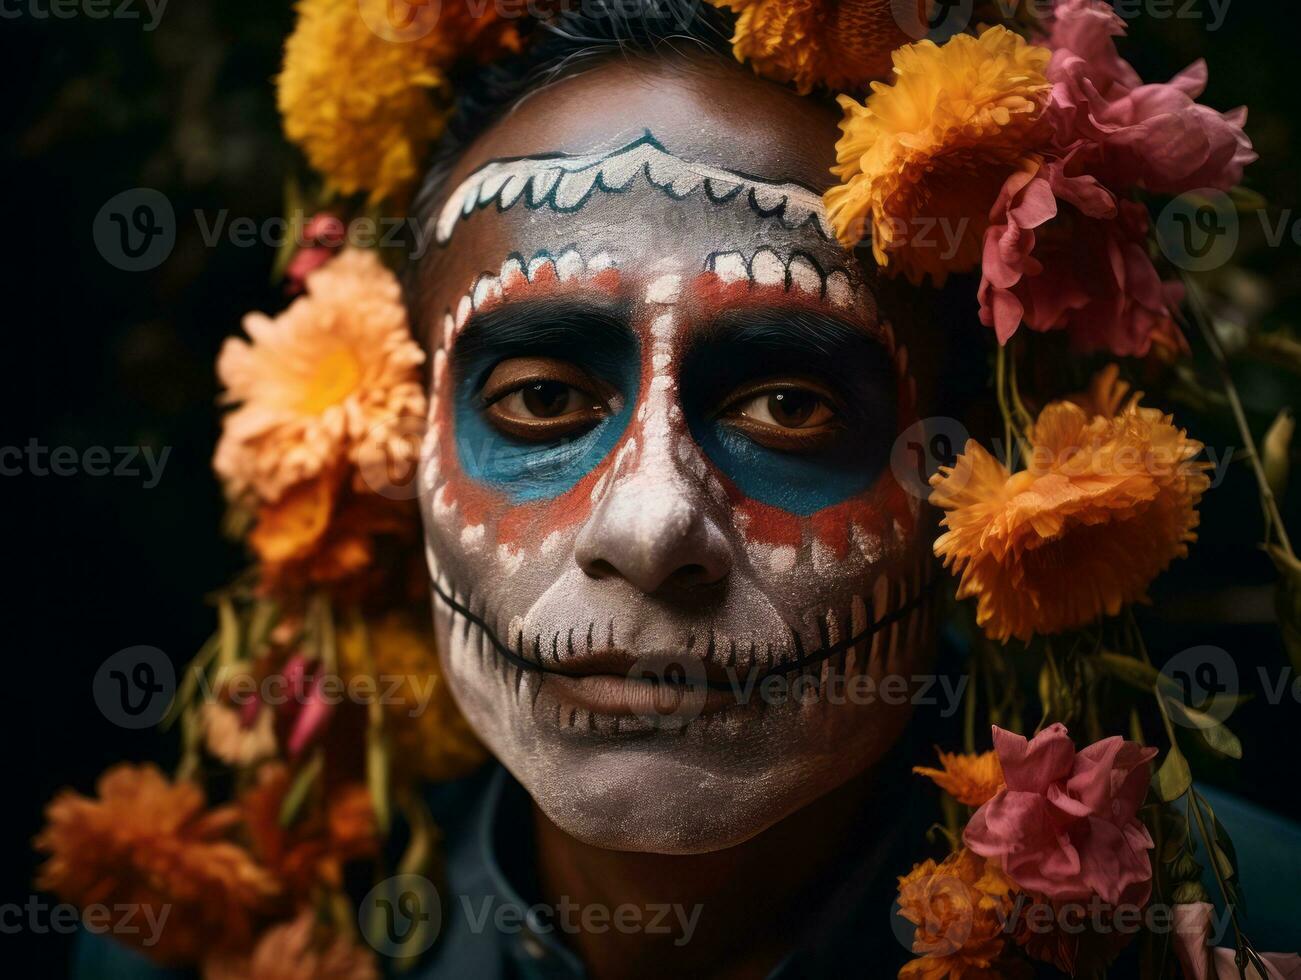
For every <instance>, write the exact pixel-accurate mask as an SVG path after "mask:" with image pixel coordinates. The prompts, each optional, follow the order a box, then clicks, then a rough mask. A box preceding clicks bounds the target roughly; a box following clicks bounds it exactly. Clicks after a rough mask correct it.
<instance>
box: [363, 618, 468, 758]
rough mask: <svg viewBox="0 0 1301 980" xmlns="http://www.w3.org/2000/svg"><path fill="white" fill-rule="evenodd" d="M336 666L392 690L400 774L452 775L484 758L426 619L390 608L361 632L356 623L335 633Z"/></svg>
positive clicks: (388, 706) (389, 704)
mask: <svg viewBox="0 0 1301 980" xmlns="http://www.w3.org/2000/svg"><path fill="white" fill-rule="evenodd" d="M426 619H427V617H426ZM339 667H340V669H341V671H342V673H343V675H344V678H345V680H349V679H351V678H352V677H353V676H356V675H358V674H364V673H369V674H372V675H373V676H374V677H376V678H378V679H379V685H378V687H379V689H380V690H381V691H386V692H389V694H390V695H392V696H391V697H388V698H386V699H385V704H384V710H385V724H386V725H387V726H388V729H389V731H390V733H391V734H392V737H393V753H392V758H393V763H394V765H395V766H396V767H397V768H398V770H399V771H400V772H401V773H403V774H405V775H408V776H414V777H417V778H420V779H430V780H435V781H442V780H447V779H456V778H458V777H460V776H464V775H466V774H467V773H469V772H471V771H473V770H474V769H475V768H477V767H478V766H479V765H481V764H482V763H483V761H484V759H485V758H487V754H486V752H485V751H484V748H483V746H482V745H481V744H480V743H479V740H478V739H477V738H475V736H474V732H473V731H471V729H470V726H469V725H468V724H467V723H466V721H465V719H464V718H463V717H462V716H461V712H460V710H459V709H458V708H457V707H456V702H455V701H453V700H452V694H451V690H450V689H449V688H448V686H447V680H446V678H445V677H444V676H443V669H442V666H441V665H440V664H439V662H438V650H437V648H436V646H435V645H434V634H433V630H432V629H431V628H430V625H429V624H428V623H427V622H426V621H425V620H424V619H422V620H419V621H417V619H416V618H415V617H414V616H411V615H409V614H405V613H398V612H394V613H389V614H388V615H386V616H384V617H383V618H381V619H379V620H376V621H373V622H368V623H367V624H366V628H365V634H364V636H363V633H362V629H361V628H360V627H359V626H357V625H355V624H354V625H350V626H347V627H345V628H344V629H343V630H341V631H340V633H339ZM399 681H400V683H399ZM395 685H396V686H395Z"/></svg>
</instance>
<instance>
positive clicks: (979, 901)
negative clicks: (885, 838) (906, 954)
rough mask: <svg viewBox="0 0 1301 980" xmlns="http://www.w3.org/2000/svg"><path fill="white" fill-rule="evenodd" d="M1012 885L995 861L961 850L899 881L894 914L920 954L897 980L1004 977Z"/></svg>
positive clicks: (924, 864)
mask: <svg viewBox="0 0 1301 980" xmlns="http://www.w3.org/2000/svg"><path fill="white" fill-rule="evenodd" d="M1012 903H1013V896H1012V883H1011V882H1010V881H1008V879H1007V878H1006V876H1004V874H1003V873H1002V871H1001V870H1000V869H999V867H998V865H997V864H996V863H995V862H992V861H987V860H985V859H984V858H982V857H981V856H980V855H978V854H976V853H974V852H973V851H969V850H967V849H966V848H965V847H964V848H962V849H961V850H959V851H957V852H955V853H953V854H950V855H949V856H948V857H946V858H945V859H944V860H943V861H941V862H940V863H939V864H936V863H935V862H934V861H931V860H926V861H923V862H922V863H921V864H918V865H916V866H915V867H914V868H913V869H912V871H910V872H909V873H908V874H906V875H904V876H903V877H902V878H900V879H899V914H900V915H902V916H903V917H904V918H905V919H907V920H908V921H909V922H911V923H913V924H914V925H915V926H916V927H917V930H916V932H915V933H914V934H913V944H912V950H913V952H914V953H918V954H920V955H919V956H918V958H917V959H914V960H912V961H910V962H909V963H908V964H907V965H905V966H904V967H903V969H901V970H900V971H899V980H943V978H945V977H951V978H953V980H995V978H1001V977H1006V976H1009V973H1008V966H1007V965H1006V964H1003V963H998V964H997V966H996V965H995V964H996V961H997V960H999V958H1000V957H1001V956H1002V954H1003V947H1004V935H1003V924H1004V922H1005V921H1006V919H1007V916H1008V914H1009V913H1010V911H1011V908H1012Z"/></svg>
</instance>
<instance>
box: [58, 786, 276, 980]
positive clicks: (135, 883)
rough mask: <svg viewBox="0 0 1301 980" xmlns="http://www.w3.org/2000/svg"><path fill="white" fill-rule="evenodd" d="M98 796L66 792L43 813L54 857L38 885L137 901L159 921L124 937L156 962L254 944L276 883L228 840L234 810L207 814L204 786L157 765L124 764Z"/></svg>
mask: <svg viewBox="0 0 1301 980" xmlns="http://www.w3.org/2000/svg"><path fill="white" fill-rule="evenodd" d="M97 789H98V792H99V797H98V799H91V798H88V797H85V796H82V795H81V794H79V793H75V792H73V791H71V790H64V791H63V792H62V793H60V794H59V795H58V796H57V797H55V798H54V800H53V801H52V802H51V803H50V805H49V807H48V808H47V809H46V819H47V823H46V826H45V829H44V830H42V831H41V833H40V835H39V836H38V837H37V838H36V847H37V848H38V849H39V850H42V851H45V852H47V853H48V854H49V855H50V858H49V860H48V861H47V862H46V863H45V864H44V865H43V866H42V867H41V870H40V873H39V876H38V878H37V887H39V888H43V889H48V890H50V891H52V892H54V893H56V894H57V895H59V896H60V897H61V898H63V899H65V900H67V901H69V902H72V903H74V904H76V905H81V906H83V907H84V906H86V905H91V904H94V903H97V902H108V903H130V904H133V905H137V906H139V907H141V908H144V909H148V910H149V912H148V914H149V915H150V916H152V919H153V921H156V922H159V923H161V929H160V931H159V935H158V936H157V943H156V944H155V945H153V946H144V945H143V944H144V942H145V941H147V940H148V939H150V938H152V937H151V936H150V935H149V933H148V931H145V930H142V931H141V933H140V934H138V935H130V934H123V935H122V936H121V937H119V938H121V939H123V940H124V941H126V942H132V941H135V942H139V943H140V944H141V950H142V952H144V953H145V954H146V955H147V956H149V957H150V958H152V959H154V960H156V961H157V962H159V963H165V964H177V965H179V964H188V963H194V962H197V961H198V959H199V958H200V957H201V956H202V955H204V954H205V953H208V952H209V951H211V950H212V949H214V948H217V949H239V948H243V947H247V945H248V944H249V943H251V942H252V937H253V934H254V932H255V929H256V925H257V923H258V922H259V921H260V919H261V918H262V916H263V914H264V913H267V912H269V911H270V909H271V907H272V904H273V903H274V901H275V899H276V897H277V894H278V892H279V883H278V882H277V881H276V879H275V878H274V877H272V875H271V874H270V873H269V872H268V871H267V870H266V869H265V868H263V867H262V866H261V865H259V864H258V863H257V862H256V861H254V860H253V858H252V856H251V855H250V854H249V853H248V851H246V850H244V848H242V847H240V846H239V845H237V844H234V843H232V842H231V841H229V840H227V839H226V837H227V834H228V833H229V831H230V830H231V828H232V826H233V825H234V824H235V823H236V822H237V820H238V816H239V815H238V812H237V811H236V810H235V809H234V808H233V807H221V808H219V809H215V810H206V809H205V806H206V801H205V799H204V794H203V790H201V789H200V788H199V787H198V786H196V785H195V784H193V783H190V782H179V783H171V782H169V781H168V780H167V778H166V777H165V776H164V775H163V774H162V773H161V772H160V771H159V770H158V768H157V767H156V766H152V765H142V766H134V765H128V764H122V765H118V766H114V767H113V768H111V769H109V770H108V771H107V772H106V773H104V775H102V776H101V777H100V779H99V784H98V787H97Z"/></svg>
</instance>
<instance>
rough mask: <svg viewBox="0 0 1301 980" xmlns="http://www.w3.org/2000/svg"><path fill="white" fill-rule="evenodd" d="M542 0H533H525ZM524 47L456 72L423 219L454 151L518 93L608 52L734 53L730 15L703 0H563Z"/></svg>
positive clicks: (420, 206)
mask: <svg viewBox="0 0 1301 980" xmlns="http://www.w3.org/2000/svg"><path fill="white" fill-rule="evenodd" d="M540 2H541V0H530V6H532V5H534V4H538V3H540ZM526 29H527V31H528V32H529V35H530V36H529V39H528V40H529V43H528V44H527V45H526V47H525V50H524V52H523V53H522V54H520V55H517V56H514V57H510V58H504V59H500V60H495V61H493V62H492V63H490V64H488V65H483V66H478V67H474V68H471V69H469V70H467V71H464V72H462V73H461V74H459V75H458V76H457V77H455V78H454V79H453V89H454V91H455V92H456V93H457V94H456V98H455V101H454V103H453V105H452V110H451V115H450V117H449V119H448V123H447V128H446V130H445V131H444V133H443V135H442V137H441V138H440V139H439V141H438V143H437V144H436V145H435V147H434V152H433V157H432V159H431V161H430V164H429V167H428V169H427V171H426V174H425V178H424V181H423V182H422V185H421V188H420V191H419V193H418V194H417V196H416V200H415V203H414V208H413V210H414V213H415V215H416V217H417V218H418V219H419V220H420V221H421V222H422V223H423V222H424V221H426V220H427V219H428V217H429V214H430V211H431V209H432V208H433V205H434V203H435V200H436V198H437V197H438V193H439V191H440V190H441V189H442V186H443V184H444V182H445V181H446V179H447V175H448V173H449V172H450V170H451V168H452V166H453V165H454V164H455V162H456V159H457V158H458V157H459V156H460V155H461V153H462V152H463V151H464V150H465V148H466V147H467V146H468V145H469V144H470V143H471V142H473V141H474V139H475V138H476V137H477V136H478V135H479V134H480V133H482V132H484V131H485V130H487V129H489V128H490V127H491V126H492V125H493V124H494V123H496V122H497V121H498V120H499V119H500V118H501V117H502V116H503V115H504V114H505V113H506V112H508V111H509V110H510V109H511V108H513V107H514V106H515V105H516V104H518V103H519V101H520V100H521V99H523V98H524V97H525V96H528V95H530V94H532V93H534V92H536V91H538V90H539V89H542V88H545V87H546V86H547V85H549V84H551V83H553V82H556V81H559V80H560V79H562V78H565V77H568V76H570V75H573V74H576V73H578V72H580V71H582V70H584V69H585V68H587V67H590V66H593V65H596V64H599V63H601V62H603V61H607V60H609V59H610V58H614V57H619V56H625V57H630V58H631V57H639V56H650V57H674V56H683V55H686V54H689V53H700V52H708V53H712V54H716V55H718V56H719V57H720V58H727V59H730V57H731V54H730V52H731V36H732V15H731V14H729V13H727V12H725V11H722V10H720V9H718V8H717V7H714V6H712V5H711V4H709V3H708V2H707V0H560V3H559V4H558V5H557V6H556V7H555V8H554V10H553V11H552V12H551V13H550V15H549V16H547V17H545V18H543V19H540V20H538V21H534V22H530V23H529V24H528V25H527V27H526Z"/></svg>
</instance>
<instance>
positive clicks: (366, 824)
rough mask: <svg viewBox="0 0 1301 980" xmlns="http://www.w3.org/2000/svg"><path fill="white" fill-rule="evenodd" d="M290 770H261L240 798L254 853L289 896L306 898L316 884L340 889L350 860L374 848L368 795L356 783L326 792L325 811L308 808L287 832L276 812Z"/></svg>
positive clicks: (286, 788)
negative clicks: (256, 780) (252, 784)
mask: <svg viewBox="0 0 1301 980" xmlns="http://www.w3.org/2000/svg"><path fill="white" fill-rule="evenodd" d="M289 787H290V775H289V770H288V769H287V768H286V767H285V766H283V765H280V764H270V765H266V766H263V767H262V769H261V770H260V771H259V772H258V782H257V784H256V785H255V786H254V787H252V788H251V789H249V790H248V791H247V792H245V793H244V794H243V796H241V797H240V800H239V807H240V812H241V814H242V815H243V818H244V822H245V825H246V826H247V827H248V832H249V838H250V841H251V846H252V849H253V853H254V854H256V855H257V856H258V860H260V861H261V862H262V863H263V864H264V865H265V866H266V867H268V868H270V869H271V870H272V871H273V872H274V873H275V874H276V876H277V877H278V878H279V879H280V880H281V881H283V882H284V886H285V889H286V890H287V891H288V893H289V894H290V895H292V896H295V897H297V898H300V899H305V898H307V897H309V896H310V895H311V892H312V889H313V888H314V887H316V886H318V885H325V886H328V887H330V888H339V887H341V886H342V884H343V867H344V865H345V864H347V863H348V862H349V861H355V860H359V859H361V858H367V857H373V856H374V855H375V854H376V853H377V850H378V847H379V843H378V837H377V835H376V828H375V814H374V811H373V809H372V808H371V803H370V795H369V793H368V792H367V791H366V788H365V787H364V786H363V785H361V784H360V783H357V782H345V783H336V784H333V785H331V786H330V787H329V790H330V791H329V792H328V793H327V794H326V797H327V799H326V802H325V805H324V809H323V810H322V809H319V808H307V809H306V810H304V812H303V813H302V814H301V815H300V816H299V818H298V819H297V820H296V821H295V822H294V823H293V824H292V825H291V826H290V827H288V828H285V827H282V826H281V825H280V809H281V806H282V805H283V803H284V800H285V794H286V793H288V792H289Z"/></svg>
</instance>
